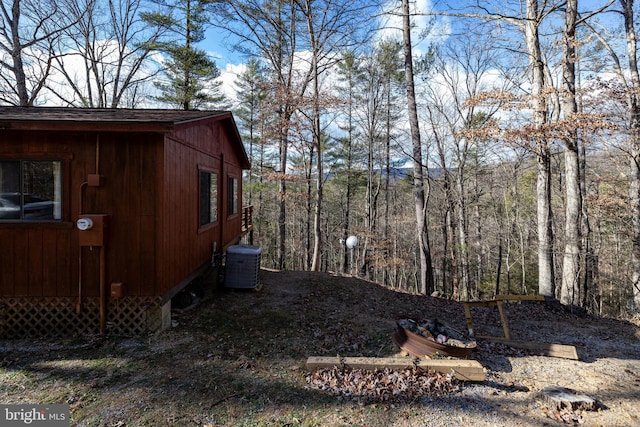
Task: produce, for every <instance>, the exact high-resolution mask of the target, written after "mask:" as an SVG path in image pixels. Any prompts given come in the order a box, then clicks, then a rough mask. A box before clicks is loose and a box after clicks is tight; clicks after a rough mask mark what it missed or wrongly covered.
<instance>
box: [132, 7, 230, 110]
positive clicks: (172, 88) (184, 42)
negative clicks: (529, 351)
mask: <svg viewBox="0 0 640 427" xmlns="http://www.w3.org/2000/svg"><path fill="white" fill-rule="evenodd" d="M154 3H156V4H157V5H158V6H159V8H160V10H158V11H156V12H153V13H144V14H143V15H142V18H143V19H144V21H145V22H147V23H148V24H149V25H152V26H156V27H164V28H166V29H167V34H168V36H167V37H166V38H165V40H162V41H159V42H156V43H155V44H154V46H153V48H154V49H155V50H157V51H159V52H161V53H163V54H164V55H165V56H166V61H165V63H164V74H165V76H166V81H163V82H155V83H154V85H155V86H156V88H157V89H158V90H159V91H160V95H158V96H155V97H154V99H155V100H157V101H160V102H164V103H168V104H170V105H172V106H174V107H176V108H182V109H184V110H192V109H198V108H212V107H213V108H215V107H218V108H220V107H221V104H222V102H223V101H224V95H223V94H222V93H221V91H220V85H221V83H220V82H216V81H215V79H217V78H218V77H219V76H220V71H219V70H218V67H217V65H216V63H215V61H214V60H213V59H211V58H210V57H209V55H207V53H206V52H205V51H204V50H202V49H199V48H197V47H196V46H195V45H196V44H197V43H199V42H201V41H202V40H204V32H205V29H206V25H207V10H206V5H207V2H206V0H205V1H202V0H155V1H154Z"/></svg>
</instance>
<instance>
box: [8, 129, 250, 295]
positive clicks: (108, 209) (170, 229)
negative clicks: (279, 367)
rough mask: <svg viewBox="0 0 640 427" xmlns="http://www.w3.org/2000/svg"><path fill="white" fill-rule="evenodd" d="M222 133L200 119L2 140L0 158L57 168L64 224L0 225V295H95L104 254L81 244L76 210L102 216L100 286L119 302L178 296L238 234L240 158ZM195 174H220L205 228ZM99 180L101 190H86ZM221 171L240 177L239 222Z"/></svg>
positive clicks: (24, 133)
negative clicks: (120, 294) (153, 127)
mask: <svg viewBox="0 0 640 427" xmlns="http://www.w3.org/2000/svg"><path fill="white" fill-rule="evenodd" d="M228 127H229V123H226V122H225V121H223V120H205V121H202V122H198V123H188V124H182V125H179V126H177V127H176V130H175V131H174V132H169V133H168V134H167V135H163V134H160V133H143V132H132V133H131V132H106V131H105V132H99V134H98V133H96V132H93V131H81V130H73V131H72V130H69V131H37V130H21V131H9V130H3V131H2V132H0V159H7V158H10V159H27V158H31V159H58V160H62V181H63V195H62V205H63V206H62V215H63V220H62V221H61V222H55V223H30V222H23V223H0V296H29V295H31V296H46V297H48V296H51V297H54V296H55V297H68V296H77V295H78V285H79V277H82V294H83V295H84V296H86V297H95V296H98V294H99V273H100V265H99V260H100V251H101V250H102V249H99V248H90V247H82V248H81V247H80V246H79V231H78V230H77V228H76V227H75V221H76V220H77V219H78V216H79V214H80V213H81V212H82V213H84V214H107V215H109V219H108V229H107V244H106V247H105V249H104V250H105V253H106V261H107V266H106V285H107V286H108V285H109V283H112V282H123V283H124V284H125V292H124V294H125V296H164V297H167V296H170V295H172V294H173V293H175V292H176V289H178V288H179V286H181V285H184V284H185V280H186V279H187V278H189V277H190V276H191V275H192V274H193V273H194V272H195V271H197V269H198V268H199V267H201V266H203V265H206V263H207V262H208V261H209V259H210V258H211V255H212V248H213V244H214V242H215V244H216V248H217V251H218V252H220V251H221V250H222V248H223V247H225V246H226V245H228V244H231V243H234V242H235V241H237V239H238V237H239V236H240V234H241V214H240V212H241V206H242V202H241V194H242V166H241V165H242V164H245V163H246V158H245V159H244V160H242V159H240V157H239V154H238V153H239V152H238V148H237V147H235V148H233V147H232V143H238V141H237V139H236V138H237V135H236V134H231V135H230V134H229V129H228ZM132 128H135V126H134V125H132ZM74 129H75V128H74ZM98 135H99V138H98ZM98 146H99V151H98V152H97V153H96V148H97V147H98ZM245 157H246V156H245ZM97 160H99V162H98V164H97V165H96V161H97ZM199 168H204V169H207V170H211V171H216V172H218V222H217V224H214V225H210V226H207V227H203V228H200V227H199V206H198V203H199ZM97 172H98V173H99V174H100V175H102V176H103V177H104V182H103V185H101V186H95V187H93V186H88V185H86V184H83V183H86V181H87V179H88V175H90V174H96V173H97ZM228 173H232V174H233V175H234V176H235V177H237V178H238V194H239V200H238V214H237V215H234V216H232V217H229V216H228V215H227V195H226V191H227V174H228ZM81 195H82V196H81ZM81 199H82V200H81ZM80 257H82V266H80V263H79V258H80ZM80 267H82V268H80ZM80 270H81V271H80Z"/></svg>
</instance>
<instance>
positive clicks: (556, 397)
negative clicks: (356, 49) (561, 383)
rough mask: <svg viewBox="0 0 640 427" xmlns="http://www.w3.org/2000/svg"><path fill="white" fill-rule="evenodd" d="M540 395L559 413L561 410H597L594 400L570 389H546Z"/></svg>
mask: <svg viewBox="0 0 640 427" xmlns="http://www.w3.org/2000/svg"><path fill="white" fill-rule="evenodd" d="M541 395H542V396H543V397H544V398H545V399H546V401H547V402H548V403H549V404H551V405H552V406H553V407H555V408H556V409H557V410H559V411H561V410H563V409H570V410H572V411H576V410H582V411H595V410H596V409H597V402H596V400H595V399H594V398H592V397H590V396H587V395H586V394H581V393H579V392H577V391H575V390H572V389H570V388H565V387H547V388H545V389H543V390H542V392H541Z"/></svg>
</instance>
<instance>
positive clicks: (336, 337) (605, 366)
mask: <svg viewBox="0 0 640 427" xmlns="http://www.w3.org/2000/svg"><path fill="white" fill-rule="evenodd" d="M261 282H262V284H263V287H262V289H260V290H259V291H246V292H241V291H222V290H221V291H218V292H215V293H214V294H213V295H212V296H211V297H209V298H207V299H205V300H204V301H202V302H201V303H200V304H199V305H197V306H196V307H194V308H192V309H190V310H186V311H184V312H181V313H177V314H175V316H174V320H175V322H177V324H176V325H175V326H174V327H173V328H171V329H170V330H168V331H165V332H163V333H161V334H159V335H157V336H152V337H144V338H140V337H137V338H125V337H107V338H104V339H102V338H100V339H98V338H94V339H89V338H84V339H77V340H56V341H36V340H30V341H28V340H20V341H0V402H2V403H38V404H42V403H68V404H70V405H71V415H72V425H82V426H143V425H148V426H164V425H177V426H354V425H359V426H385V425H389V426H392V425H393V426H428V425H434V426H436V425H437V426H440V425H463V424H465V423H467V424H471V423H473V424H474V425H475V426H484V425H494V424H495V425H523V426H529V425H530V426H538V425H543V424H545V423H550V424H549V425H555V424H554V423H556V421H554V420H553V417H554V414H553V411H550V410H549V408H546V407H545V406H544V404H542V403H540V402H539V401H538V400H537V398H536V396H537V392H538V391H539V390H540V389H541V388H542V387H543V386H546V385H548V383H549V384H550V383H554V382H556V383H558V382H562V381H565V382H569V381H571V384H556V385H566V386H573V387H580V388H582V391H583V392H587V393H589V392H591V393H594V394H596V395H595V396H594V397H595V398H597V399H599V401H600V402H601V406H600V407H601V408H604V407H606V408H608V409H606V410H601V411H599V412H597V413H589V414H581V417H582V420H583V421H584V422H585V424H586V425H598V423H599V424H602V425H607V426H615V425H620V426H624V425H634V424H637V423H640V418H638V417H639V413H638V409H637V403H638V401H640V362H639V361H638V359H639V358H640V346H639V345H638V343H639V339H640V333H639V328H638V326H637V325H633V324H631V323H628V322H620V321H614V320H607V319H598V318H591V317H578V316H574V315H571V314H567V313H565V312H564V311H562V310H558V309H549V308H545V307H544V306H543V305H541V303H535V304H528V305H524V304H523V305H515V304H513V305H509V307H508V308H507V313H508V316H509V320H510V327H511V330H512V333H513V334H514V335H515V336H517V337H521V339H532V340H540V341H546V342H561V343H564V344H571V345H576V346H577V347H578V352H579V354H580V357H581V360H580V361H566V360H562V359H553V358H548V357H541V356H535V355H531V354H528V353H526V352H523V351H520V350H513V349H510V348H508V347H505V346H497V345H493V344H488V343H485V344H482V345H480V346H479V351H478V352H476V353H475V354H474V358H476V359H478V360H480V361H481V363H483V365H484V366H486V367H487V369H488V380H487V382H485V383H483V384H469V385H465V386H463V387H462V388H461V390H460V391H458V392H455V393H453V394H446V395H442V396H435V397H434V396H425V397H423V398H416V399H414V400H412V401H410V402H397V403H394V402H383V401H381V402H376V401H368V402H367V403H366V404H364V403H358V402H356V401H350V400H345V399H339V398H336V397H335V396H333V395H331V394H327V393H323V392H321V391H318V390H315V389H313V388H310V387H308V384H307V383H306V381H305V377H306V374H307V372H306V369H305V367H304V363H305V360H306V358H307V357H308V356H311V355H331V356H334V355H337V354H339V355H342V356H360V355H362V356H390V355H396V354H397V352H398V350H397V349H396V348H394V347H393V345H392V342H391V335H392V333H393V328H394V320H395V319H396V318H398V317H406V316H411V317H414V318H419V319H429V318H438V319H442V320H446V321H447V322H448V323H449V324H451V325H452V326H455V327H458V328H459V329H464V325H465V323H464V313H463V310H462V306H461V305H460V304H459V303H457V302H454V301H449V300H444V299H436V298H424V297H420V296H416V295H408V294H405V293H398V292H394V291H391V290H388V289H384V288H382V287H380V286H378V285H375V284H372V283H369V282H365V281H362V280H358V279H354V278H349V277H339V276H334V275H331V274H328V273H302V272H268V271H263V272H262V278H261ZM476 316H477V323H478V324H482V323H484V324H486V325H487V327H495V326H496V325H495V324H493V325H492V322H495V316H494V315H493V314H492V313H490V312H488V313H483V312H478V313H476V314H474V319H475V318H476ZM605 335H606V336H605ZM603 342H604V344H602V343H603ZM634 408H635V409H634ZM579 415H580V414H579Z"/></svg>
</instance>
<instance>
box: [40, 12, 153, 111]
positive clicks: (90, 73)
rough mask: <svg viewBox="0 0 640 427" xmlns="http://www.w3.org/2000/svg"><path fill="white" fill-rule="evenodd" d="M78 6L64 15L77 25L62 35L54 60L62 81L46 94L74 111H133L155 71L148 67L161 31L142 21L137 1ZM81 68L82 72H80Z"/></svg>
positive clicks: (144, 93)
mask: <svg viewBox="0 0 640 427" xmlns="http://www.w3.org/2000/svg"><path fill="white" fill-rule="evenodd" d="M103 6H105V4H104V3H103V2H99V1H97V0H77V2H76V3H74V4H72V5H71V7H70V8H69V10H68V11H67V13H68V14H69V15H70V16H73V17H74V20H76V21H77V24H76V25H74V26H73V27H71V28H69V29H68V30H67V31H65V37H64V38H63V39H61V40H60V46H59V50H60V51H61V52H63V54H61V55H60V56H57V57H56V71H57V72H58V73H60V75H61V76H62V79H61V81H58V82H51V83H50V84H49V85H48V86H49V89H50V90H51V91H52V92H53V93H54V94H55V96H57V97H58V98H59V100H60V101H62V102H63V103H64V104H67V105H73V106H78V107H95V108H117V107H122V106H126V107H130V108H132V107H135V106H136V105H138V104H139V103H140V102H141V101H143V100H144V98H145V96H146V95H147V94H146V89H145V86H146V83H148V82H149V81H150V80H151V79H152V78H154V77H155V76H156V75H157V74H158V72H159V68H158V67H154V68H152V67H151V66H149V63H150V55H151V52H152V46H153V45H154V44H155V42H156V41H157V40H158V38H159V36H160V35H161V34H163V32H164V31H165V29H164V28H157V27H156V28H150V27H149V26H148V25H146V24H145V23H144V22H143V21H142V20H141V19H140V13H141V7H142V1H141V0H108V2H106V6H107V7H106V8H104V7H103ZM78 63H82V65H83V67H78Z"/></svg>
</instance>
